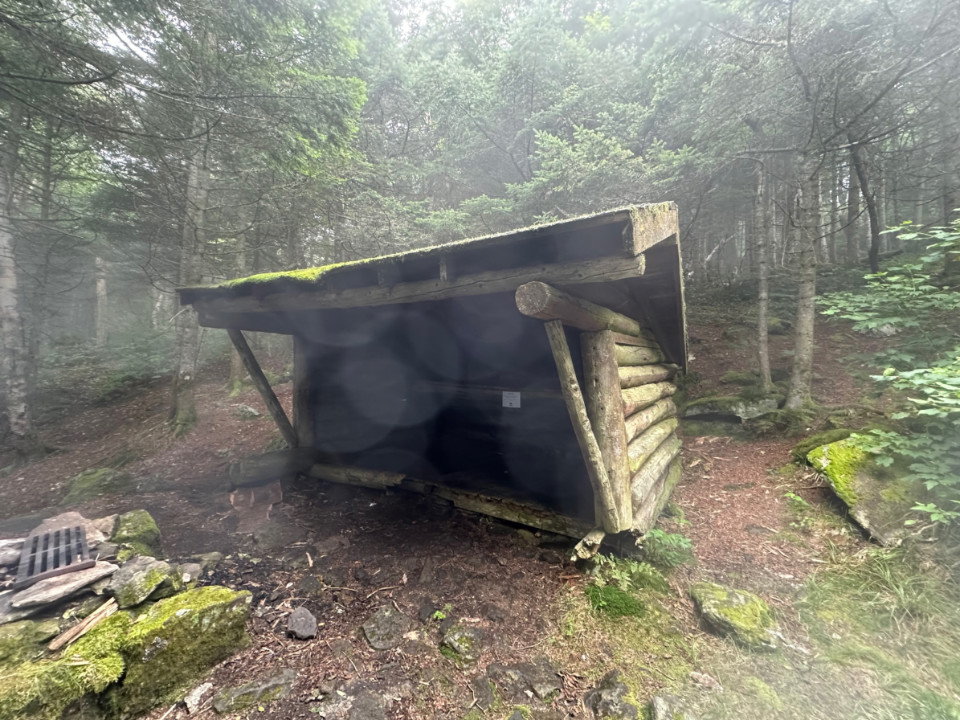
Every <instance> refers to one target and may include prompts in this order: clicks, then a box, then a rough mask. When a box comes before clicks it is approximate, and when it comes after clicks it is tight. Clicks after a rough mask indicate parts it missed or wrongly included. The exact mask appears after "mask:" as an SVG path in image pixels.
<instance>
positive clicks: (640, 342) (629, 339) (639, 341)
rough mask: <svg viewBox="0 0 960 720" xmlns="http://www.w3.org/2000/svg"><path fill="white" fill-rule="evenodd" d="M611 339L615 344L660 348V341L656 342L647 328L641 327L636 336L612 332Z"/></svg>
mask: <svg viewBox="0 0 960 720" xmlns="http://www.w3.org/2000/svg"><path fill="white" fill-rule="evenodd" d="M613 341H614V342H615V343H617V345H636V346H639V347H648V348H655V349H657V350H659V349H660V343H658V342H657V339H656V338H655V337H654V335H653V333H652V332H650V330H648V329H647V328H641V329H640V334H639V335H637V336H636V337H634V336H632V335H624V334H623V333H618V332H615V333H613Z"/></svg>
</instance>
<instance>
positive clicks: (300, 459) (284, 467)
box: [227, 447, 324, 489]
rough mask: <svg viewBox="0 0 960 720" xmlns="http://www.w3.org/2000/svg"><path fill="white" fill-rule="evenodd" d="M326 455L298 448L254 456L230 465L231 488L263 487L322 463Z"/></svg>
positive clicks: (309, 448)
mask: <svg viewBox="0 0 960 720" xmlns="http://www.w3.org/2000/svg"><path fill="white" fill-rule="evenodd" d="M323 458H324V453H322V452H321V451H320V450H317V449H316V448H314V447H298V448H290V449H287V450H274V451H273V452H268V453H263V454H262V455H253V456H251V457H246V458H243V459H241V460H237V461H236V462H232V463H230V466H229V468H228V470H227V474H228V475H229V478H230V488H231V489H234V488H242V487H250V486H252V485H262V484H263V483H265V482H267V481H268V480H276V479H278V478H284V477H291V476H293V475H297V474H298V473H302V472H305V471H306V470H307V469H308V468H309V467H310V466H311V465H313V464H314V463H317V462H320V460H321V459H323Z"/></svg>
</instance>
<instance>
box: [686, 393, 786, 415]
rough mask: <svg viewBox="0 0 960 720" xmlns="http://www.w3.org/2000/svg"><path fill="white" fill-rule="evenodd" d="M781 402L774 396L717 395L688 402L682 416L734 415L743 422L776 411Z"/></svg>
mask: <svg viewBox="0 0 960 720" xmlns="http://www.w3.org/2000/svg"><path fill="white" fill-rule="evenodd" d="M779 402H780V400H779V398H778V397H777V396H774V395H770V396H764V395H759V396H756V397H754V396H751V397H749V398H748V397H743V396H740V395H733V396H726V395H716V396H710V397H703V398H697V399H696V400H692V401H690V402H688V403H687V404H686V405H684V407H683V411H682V412H681V415H682V416H683V417H685V418H688V417H698V416H724V415H732V416H735V417H738V418H740V419H741V420H749V419H750V418H754V417H757V416H759V415H763V414H765V413H768V412H771V411H773V410H776V409H777V405H779Z"/></svg>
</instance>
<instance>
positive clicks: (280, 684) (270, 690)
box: [212, 669, 297, 714]
mask: <svg viewBox="0 0 960 720" xmlns="http://www.w3.org/2000/svg"><path fill="white" fill-rule="evenodd" d="M296 679H297V671H296V670H289V669H287V670H280V671H279V672H275V673H273V674H271V675H268V676H266V677H262V678H260V679H258V680H255V681H254V682H250V683H246V684H245V685H240V686H239V687H233V688H226V689H224V690H221V691H219V692H218V693H217V694H216V695H214V697H213V703H212V705H213V709H214V710H216V711H217V712H218V713H220V714H225V713H235V712H241V711H243V710H246V709H247V708H250V707H253V706H254V705H259V704H261V703H266V702H269V701H271V700H277V699H278V698H285V697H287V696H288V695H290V689H291V688H292V687H293V683H294V682H295V681H296Z"/></svg>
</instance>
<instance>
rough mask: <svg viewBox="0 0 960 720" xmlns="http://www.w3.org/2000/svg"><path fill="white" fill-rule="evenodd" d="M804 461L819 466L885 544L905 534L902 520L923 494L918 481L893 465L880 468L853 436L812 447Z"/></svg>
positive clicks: (854, 515) (891, 544) (895, 542)
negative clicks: (907, 477) (904, 476)
mask: <svg viewBox="0 0 960 720" xmlns="http://www.w3.org/2000/svg"><path fill="white" fill-rule="evenodd" d="M807 462H808V463H810V465H812V466H813V467H814V468H816V469H817V470H819V471H820V472H821V474H822V475H823V476H824V477H825V478H826V480H827V483H828V484H829V485H830V487H831V488H832V489H833V492H834V494H836V496H837V497H838V498H840V500H842V501H843V503H844V504H845V505H846V506H847V507H848V508H849V510H850V517H852V518H853V519H854V520H855V521H856V522H857V524H858V525H860V526H861V527H862V528H863V529H864V530H866V531H867V532H868V533H869V534H870V536H871V537H872V538H873V539H874V540H876V541H877V542H879V543H880V544H881V545H884V546H885V547H896V546H897V545H899V544H900V543H901V542H902V541H903V538H904V537H905V536H906V534H907V533H906V529H905V526H904V522H905V521H906V520H909V519H911V518H913V517H915V515H916V514H915V513H914V512H913V510H912V508H913V506H914V505H916V504H917V502H918V501H920V500H921V499H922V498H923V497H924V489H923V487H922V486H921V485H920V484H919V483H915V482H910V481H907V480H904V479H903V475H905V474H906V471H905V470H904V469H902V468H899V467H897V466H896V465H894V466H893V467H891V468H881V467H879V466H877V464H876V463H874V462H873V460H872V458H871V457H870V455H869V454H868V453H867V452H865V451H864V450H863V449H861V448H860V447H858V446H857V444H856V442H855V441H854V440H853V439H847V440H841V441H839V442H834V443H829V444H827V445H823V446H821V447H818V448H814V449H813V450H811V451H810V452H809V453H807Z"/></svg>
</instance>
